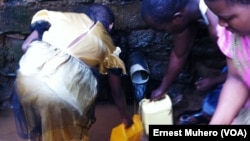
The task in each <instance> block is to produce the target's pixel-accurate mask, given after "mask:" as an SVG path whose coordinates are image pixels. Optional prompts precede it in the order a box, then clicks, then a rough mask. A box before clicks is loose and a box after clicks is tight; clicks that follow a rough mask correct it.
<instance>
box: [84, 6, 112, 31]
mask: <svg viewBox="0 0 250 141" xmlns="http://www.w3.org/2000/svg"><path fill="white" fill-rule="evenodd" d="M85 13H86V14H87V15H88V16H89V17H90V19H92V20H93V21H94V22H97V21H99V22H101V23H102V24H103V26H104V27H105V28H106V30H107V31H109V24H111V23H114V22H115V16H114V13H113V12H112V10H111V9H110V8H109V7H108V6H106V5H102V4H93V5H91V6H89V7H88V8H87V9H86V12H85Z"/></svg>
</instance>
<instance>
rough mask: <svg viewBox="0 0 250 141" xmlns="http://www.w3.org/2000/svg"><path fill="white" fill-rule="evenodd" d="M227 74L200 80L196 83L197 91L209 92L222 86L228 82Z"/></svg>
mask: <svg viewBox="0 0 250 141" xmlns="http://www.w3.org/2000/svg"><path fill="white" fill-rule="evenodd" d="M226 78H227V72H225V73H222V74H220V75H218V76H215V77H207V78H204V79H201V80H198V81H197V82H196V83H195V86H196V89H197V90H199V91H208V90H211V89H212V88H214V87H216V86H217V85H219V84H222V83H224V82H225V81H226Z"/></svg>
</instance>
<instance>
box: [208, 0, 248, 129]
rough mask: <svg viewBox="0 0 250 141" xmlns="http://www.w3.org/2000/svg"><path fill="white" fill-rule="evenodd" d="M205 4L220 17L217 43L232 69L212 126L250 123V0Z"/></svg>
mask: <svg viewBox="0 0 250 141" xmlns="http://www.w3.org/2000/svg"><path fill="white" fill-rule="evenodd" d="M205 2H206V4H207V6H208V7H209V8H210V10H212V11H213V12H214V13H215V14H216V15H217V16H218V17H219V24H220V25H218V26H217V32H218V41H217V43H218V45H219V47H220V49H221V51H222V52H223V53H224V54H225V55H226V57H227V66H228V76H227V79H226V82H225V83H224V86H223V89H222V91H221V94H220V98H219V103H218V105H217V109H216V111H215V113H214V115H213V117H212V119H211V122H210V124H231V123H233V124H250V118H247V117H249V116H250V110H249V107H248V108H247V106H249V105H247V104H248V103H247V101H249V90H250V55H249V52H250V38H249V35H250V26H249V23H250V14H249V13H250V1H249V0H205ZM244 106H245V107H244ZM235 117H236V118H235ZM245 117H246V118H245ZM234 118H235V120H234Z"/></svg>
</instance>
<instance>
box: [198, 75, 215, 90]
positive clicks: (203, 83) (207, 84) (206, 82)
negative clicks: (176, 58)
mask: <svg viewBox="0 0 250 141" xmlns="http://www.w3.org/2000/svg"><path fill="white" fill-rule="evenodd" d="M195 86H196V89H197V90H199V91H207V90H210V89H211V88H212V87H213V83H212V79H211V78H209V77H208V78H204V79H200V80H198V81H197V82H195Z"/></svg>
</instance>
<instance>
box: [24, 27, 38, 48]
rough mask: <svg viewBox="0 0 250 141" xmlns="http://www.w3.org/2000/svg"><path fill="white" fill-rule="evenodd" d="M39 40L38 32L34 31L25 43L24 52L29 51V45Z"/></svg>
mask: <svg viewBox="0 0 250 141" xmlns="http://www.w3.org/2000/svg"><path fill="white" fill-rule="evenodd" d="M38 38H39V34H38V31H37V30H34V31H33V32H32V33H31V34H30V35H29V36H28V37H27V38H26V40H25V41H24V42H23V44H22V50H23V52H26V50H27V49H28V45H29V44H30V43H31V42H32V41H34V40H37V39H38Z"/></svg>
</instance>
